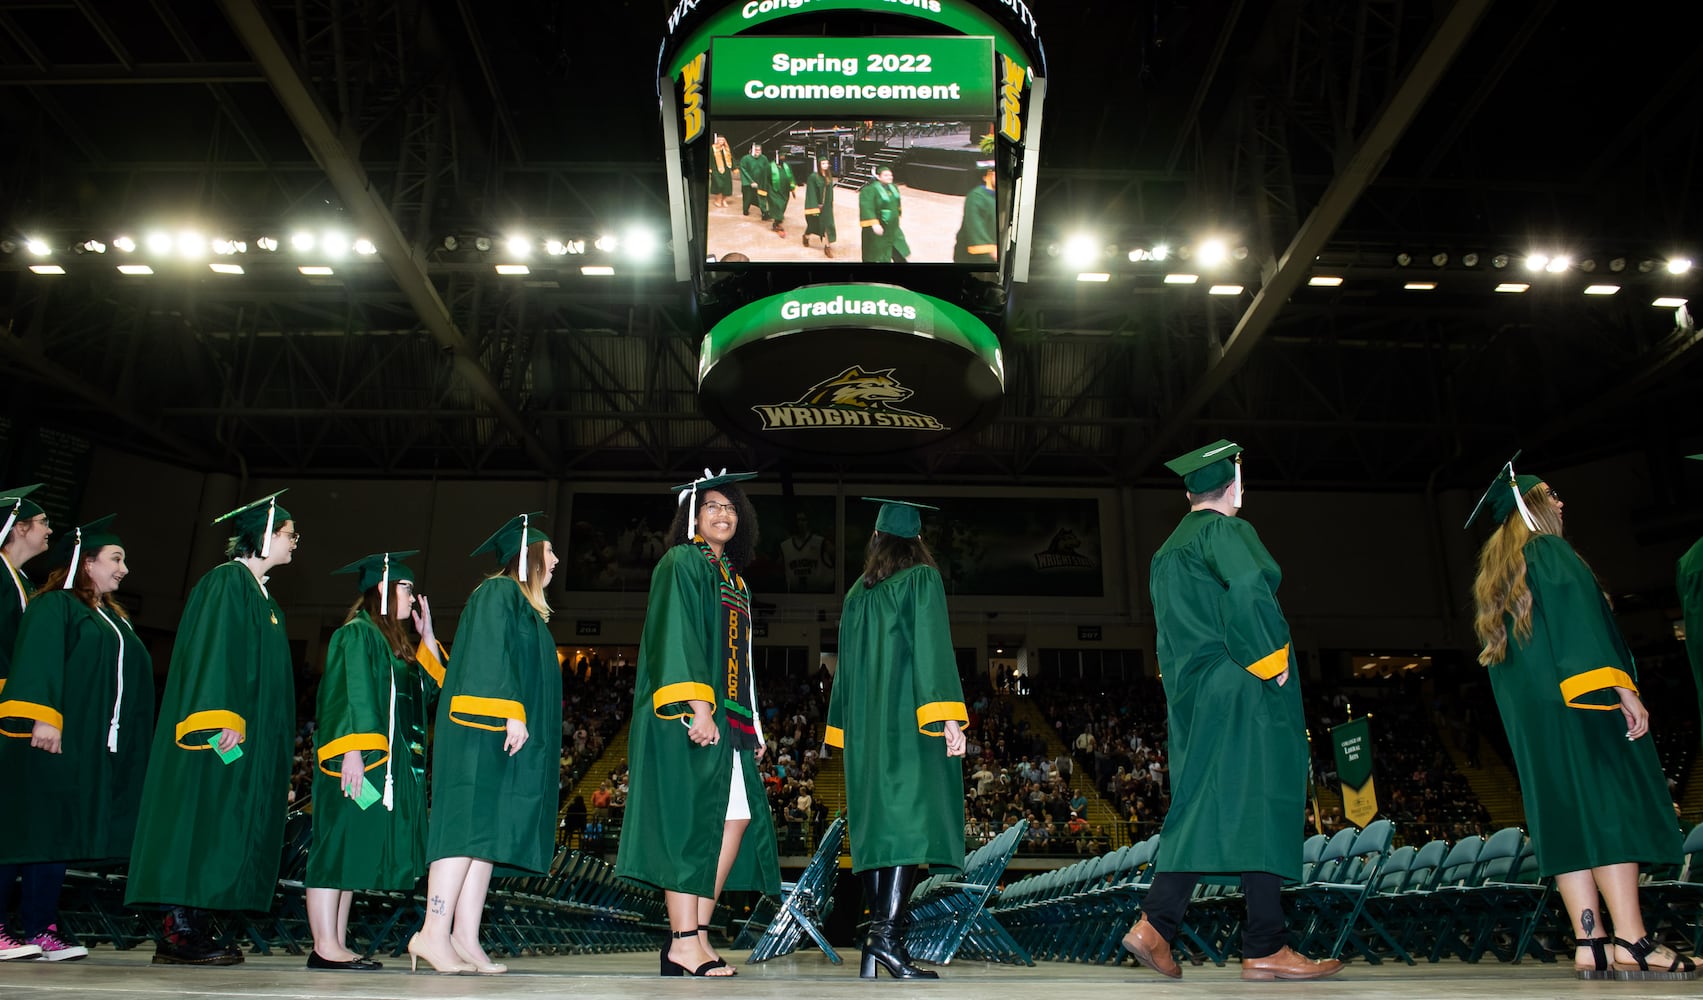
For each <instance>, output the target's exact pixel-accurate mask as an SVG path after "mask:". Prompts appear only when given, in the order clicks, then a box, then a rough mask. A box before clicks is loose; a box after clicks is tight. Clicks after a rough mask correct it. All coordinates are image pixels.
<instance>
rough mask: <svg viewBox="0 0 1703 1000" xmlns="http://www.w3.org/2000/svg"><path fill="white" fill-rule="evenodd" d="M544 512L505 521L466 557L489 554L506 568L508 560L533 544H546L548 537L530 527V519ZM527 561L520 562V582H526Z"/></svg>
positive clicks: (541, 515) (520, 515) (516, 516)
mask: <svg viewBox="0 0 1703 1000" xmlns="http://www.w3.org/2000/svg"><path fill="white" fill-rule="evenodd" d="M543 516H544V512H543V511H541V510H535V511H533V512H532V513H530V514H516V515H515V516H513V517H511V518H509V519H508V521H506V522H505V523H504V524H503V526H502V527H500V528H498V529H497V530H496V531H494V532H492V533H491V537H490V538H487V539H485V540H484V541H482V542H480V543H479V547H478V548H476V549H474V550H473V551H472V552H469V553H468V555H472V556H476V555H479V554H480V553H481V552H489V553H491V554H492V555H494V556H496V557H497V562H499V563H501V564H503V565H504V566H507V565H508V564H509V560H511V559H513V558H514V557H515V556H518V555H520V554H521V553H522V552H524V551H526V548H527V546H529V545H531V544H532V543H533V542H547V541H549V540H550V536H549V535H546V534H545V533H544V532H542V531H539V530H538V529H537V528H534V527H533V526H532V519H533V518H535V517H543ZM526 563H527V560H525V559H522V560H521V561H520V569H519V570H518V571H517V572H518V574H519V578H520V582H521V583H525V582H526Z"/></svg>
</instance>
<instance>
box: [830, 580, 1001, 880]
mask: <svg viewBox="0 0 1703 1000" xmlns="http://www.w3.org/2000/svg"><path fill="white" fill-rule="evenodd" d="M949 720H950V721H956V722H958V723H960V724H962V725H968V724H969V721H970V716H969V713H968V712H967V711H966V710H965V708H964V688H963V685H962V684H961V683H960V682H959V680H958V662H957V659H956V658H955V657H954V656H953V655H952V630H951V627H950V626H949V625H948V623H947V617H946V587H945V585H944V584H942V583H941V580H940V571H939V570H937V569H935V568H934V567H932V566H927V565H919V566H912V567H911V568H909V569H906V570H902V571H900V572H898V573H895V574H894V575H893V576H890V577H888V578H887V579H885V580H883V581H881V582H880V583H878V584H876V585H875V586H874V587H873V588H871V587H866V586H864V585H863V581H862V580H861V579H860V580H858V582H856V583H854V584H852V586H851V589H850V591H848V592H847V594H846V602H845V607H844V609H843V610H842V611H841V614H840V665H839V669H838V671H836V672H835V674H834V694H833V698H832V700H831V701H830V702H829V704H828V726H827V732H826V736H825V741H826V742H827V743H829V744H830V745H833V746H837V747H843V748H845V754H844V757H843V759H844V761H845V768H846V821H847V823H848V825H849V826H850V828H851V856H852V870H853V871H856V872H861V871H867V870H869V869H871V868H892V867H894V866H896V865H918V864H926V865H928V866H929V870H930V871H935V870H938V869H949V870H952V871H957V870H959V869H961V868H963V866H964V763H963V759H962V758H960V757H948V756H946V750H945V747H944V746H943V745H942V744H943V742H944V741H943V740H942V739H941V737H942V736H944V735H945V734H946V723H947V721H949Z"/></svg>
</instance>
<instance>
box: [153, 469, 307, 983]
mask: <svg viewBox="0 0 1703 1000" xmlns="http://www.w3.org/2000/svg"><path fill="white" fill-rule="evenodd" d="M280 492H282V491H280ZM226 521H229V522H230V525H231V529H232V535H231V537H230V539H229V541H228V542H227V543H226V545H225V555H226V556H228V557H229V558H230V561H229V562H226V563H224V564H223V565H221V566H218V567H215V568H214V569H212V570H211V571H209V572H208V573H207V575H206V576H203V577H202V578H201V580H200V581H199V582H198V583H196V585H195V588H194V589H193V590H191V591H190V592H189V599H188V600H187V601H186V602H185V604H184V608H183V617H182V618H181V619H180V620H179V621H178V627H177V640H176V642H175V643H174V644H173V646H172V656H171V670H170V672H169V673H168V674H167V675H166V692H165V697H164V698H163V699H162V701H161V703H160V717H159V723H158V725H157V726H156V727H155V731H154V743H153V748H152V750H151V751H150V752H149V755H148V777H147V780H146V781H145V782H144V783H143V786H142V808H141V813H140V815H139V816H138V817H137V821H136V841H135V845H134V847H133V848H132V851H131V859H130V878H129V881H128V883H127V887H126V890H125V897H124V898H125V902H126V903H128V904H129V905H131V906H141V905H143V904H150V903H158V904H163V905H165V906H167V907H168V909H167V911H166V915H165V934H164V938H163V940H162V941H161V943H160V944H159V945H158V946H156V948H155V951H154V961H155V962H156V963H159V964H167V965H234V964H236V963H238V962H241V961H242V953H241V952H240V951H238V950H236V949H234V948H223V947H220V946H219V945H217V944H215V943H214V942H213V940H212V938H211V937H210V936H209V935H208V930H207V923H206V913H205V911H206V910H262V911H264V910H269V909H271V907H272V897H273V894H274V893H275V892H276V891H277V888H278V884H277V883H278V864H279V861H280V860H281V858H282V855H283V847H284V814H285V811H286V809H287V808H288V805H289V795H290V762H291V756H292V755H293V753H294V751H295V729H296V681H295V667H294V665H293V663H292V661H291V658H290V644H289V640H288V638H287V636H286V633H285V631H284V612H283V611H282V610H280V609H279V607H278V602H277V601H275V600H273V599H272V595H271V594H270V593H268V592H267V590H266V580H267V576H268V574H270V573H271V572H272V571H273V570H275V569H277V568H278V567H280V566H283V565H285V564H287V563H289V562H290V560H291V558H292V557H293V556H294V554H295V550H296V544H297V542H298V541H299V540H300V536H299V535H297V533H296V530H295V522H294V520H293V519H292V518H291V516H290V512H289V511H287V510H285V509H284V507H283V505H282V504H280V503H278V494H277V493H274V494H272V495H271V496H269V497H263V498H262V499H260V500H256V501H254V502H253V503H251V504H247V505H245V506H243V507H239V508H238V509H236V510H234V511H232V512H230V513H229V514H225V515H223V516H222V517H220V518H218V520H216V521H215V522H214V523H215V524H218V523H222V522H226Z"/></svg>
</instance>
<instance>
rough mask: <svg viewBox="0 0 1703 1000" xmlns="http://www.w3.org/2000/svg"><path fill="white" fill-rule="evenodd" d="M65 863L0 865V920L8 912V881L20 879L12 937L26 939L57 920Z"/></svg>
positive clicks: (9, 886) (10, 890)
mask: <svg viewBox="0 0 1703 1000" xmlns="http://www.w3.org/2000/svg"><path fill="white" fill-rule="evenodd" d="M65 868H66V866H65V865H64V864H63V863H61V862H57V861H48V862H44V863H41V864H33V865H0V923H3V922H4V921H5V919H6V917H7V916H8V915H10V913H11V912H12V883H13V882H14V881H17V880H19V879H22V881H23V898H21V899H20V900H19V901H18V925H17V926H16V927H13V928H11V930H12V931H13V934H12V936H13V937H15V938H17V939H18V940H20V941H28V940H29V939H30V938H33V937H35V936H36V935H37V934H40V933H41V932H42V931H45V930H47V929H48V927H50V926H52V925H54V924H57V923H58V922H59V890H60V888H61V887H62V886H64V884H65Z"/></svg>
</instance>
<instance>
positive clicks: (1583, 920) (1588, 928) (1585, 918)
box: [1579, 909, 1597, 937]
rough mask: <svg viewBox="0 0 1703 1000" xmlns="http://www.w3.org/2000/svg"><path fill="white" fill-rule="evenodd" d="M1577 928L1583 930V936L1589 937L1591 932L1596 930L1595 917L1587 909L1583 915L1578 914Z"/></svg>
mask: <svg viewBox="0 0 1703 1000" xmlns="http://www.w3.org/2000/svg"><path fill="white" fill-rule="evenodd" d="M1579 926H1580V927H1583V928H1584V929H1585V936H1586V937H1589V936H1590V934H1591V932H1592V931H1594V930H1596V927H1597V918H1596V916H1595V915H1593V914H1592V913H1591V911H1590V910H1589V909H1586V910H1585V912H1584V913H1581V914H1579Z"/></svg>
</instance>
